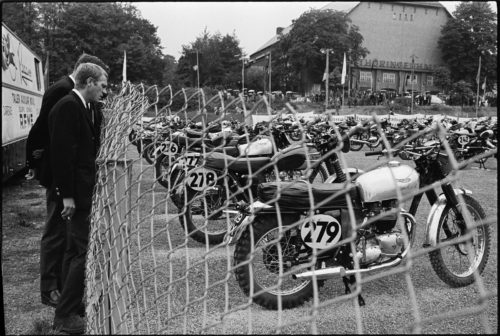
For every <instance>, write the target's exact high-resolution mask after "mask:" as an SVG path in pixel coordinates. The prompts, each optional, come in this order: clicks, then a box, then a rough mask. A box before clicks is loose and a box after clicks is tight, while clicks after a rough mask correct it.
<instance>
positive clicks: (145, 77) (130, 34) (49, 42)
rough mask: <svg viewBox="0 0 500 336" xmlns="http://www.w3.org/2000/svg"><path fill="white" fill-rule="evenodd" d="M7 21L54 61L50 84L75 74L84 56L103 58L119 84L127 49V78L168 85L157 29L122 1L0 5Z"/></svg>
mask: <svg viewBox="0 0 500 336" xmlns="http://www.w3.org/2000/svg"><path fill="white" fill-rule="evenodd" d="M2 14H3V17H2V19H3V21H4V22H6V24H7V25H8V26H9V28H11V29H12V30H13V31H14V32H15V33H16V34H17V35H18V36H19V37H20V38H21V39H22V40H23V41H24V42H26V43H27V44H28V45H29V46H30V48H31V49H33V50H34V51H35V52H36V53H37V54H38V55H39V56H41V57H42V60H43V61H45V60H46V57H47V54H49V57H50V67H49V78H50V79H51V80H52V81H55V80H57V79H59V78H60V77H61V76H63V75H66V74H68V73H69V72H71V71H72V70H73V66H74V63H75V61H76V59H77V58H78V57H79V56H80V55H81V54H82V53H83V52H86V53H89V54H93V55H95V56H98V57H99V58H101V59H102V60H103V61H104V62H105V63H106V64H108V66H109V67H110V73H109V82H110V83H120V82H121V80H122V78H121V76H122V66H123V51H124V50H126V51H127V78H128V79H129V80H130V81H132V82H144V83H146V84H158V85H166V84H165V83H164V82H163V80H164V74H163V71H162V70H164V68H165V66H166V64H169V66H172V65H173V64H172V63H171V62H170V63H169V62H167V63H165V59H164V58H163V57H164V55H163V53H162V52H161V47H160V39H159V38H158V36H157V32H156V27H155V26H153V25H152V24H151V23H149V21H147V20H145V19H143V18H142V17H140V13H139V12H138V11H137V9H136V8H135V7H134V6H132V5H130V4H126V3H124V4H122V3H105V2H101V3H91V2H86V3H80V2H63V3H55V2H52V3H50V2H49V3H38V2H32V3H26V2H23V3H2Z"/></svg>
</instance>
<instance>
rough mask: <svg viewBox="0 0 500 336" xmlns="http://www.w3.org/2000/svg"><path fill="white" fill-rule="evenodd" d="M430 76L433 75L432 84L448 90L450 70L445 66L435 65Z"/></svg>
mask: <svg viewBox="0 0 500 336" xmlns="http://www.w3.org/2000/svg"><path fill="white" fill-rule="evenodd" d="M432 76H433V77H434V84H435V85H436V86H437V87H439V88H441V91H443V92H448V91H449V90H450V89H451V85H452V81H451V72H450V70H449V69H448V68H446V67H442V66H440V67H437V68H436V69H435V70H434V72H433V74H432Z"/></svg>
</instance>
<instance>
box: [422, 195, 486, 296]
mask: <svg viewBox="0 0 500 336" xmlns="http://www.w3.org/2000/svg"><path fill="white" fill-rule="evenodd" d="M462 197H463V198H464V201H465V206H466V207H467V210H468V212H469V213H470V216H471V218H472V219H473V221H474V225H480V224H481V222H482V221H483V220H484V219H485V218H486V214H485V213H484V210H483V208H482V207H481V206H480V205H479V203H478V202H477V201H476V200H475V199H473V198H472V197H470V196H467V195H462ZM457 211H461V208H460V205H459V206H457V208H454V207H450V206H448V205H447V206H446V208H445V209H444V211H443V214H442V215H441V218H440V219H439V229H438V237H437V240H436V241H437V242H438V246H439V245H442V244H444V243H446V242H448V241H453V240H457V239H458V238H459V237H460V236H462V235H463V234H464V233H465V232H463V231H464V230H463V229H460V228H459V226H462V227H465V223H464V222H463V220H461V219H459V218H457V217H458V216H457V215H458V213H457ZM460 221H462V223H460ZM472 235H473V237H472V238H471V239H468V240H465V241H461V242H458V243H456V244H453V245H446V246H443V247H441V248H439V249H437V250H434V251H432V252H430V253H429V258H430V262H431V265H432V268H433V269H434V271H435V272H436V274H437V275H438V276H439V278H440V279H441V280H443V281H444V282H445V283H446V284H448V285H449V286H451V287H464V286H468V285H470V284H472V283H473V282H474V272H475V271H478V272H479V274H481V273H482V272H483V271H484V268H485V267H486V263H487V261H488V257H489V254H490V248H491V232H490V227H489V226H487V225H483V226H477V227H475V228H473V229H472ZM471 252H472V253H473V254H474V255H473V256H471V258H469V254H470V253H471ZM471 259H472V261H471Z"/></svg>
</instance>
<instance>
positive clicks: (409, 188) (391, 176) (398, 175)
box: [356, 161, 419, 202]
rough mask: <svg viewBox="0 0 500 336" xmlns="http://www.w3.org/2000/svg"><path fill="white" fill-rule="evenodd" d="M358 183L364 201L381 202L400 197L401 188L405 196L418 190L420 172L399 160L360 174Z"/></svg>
mask: <svg viewBox="0 0 500 336" xmlns="http://www.w3.org/2000/svg"><path fill="white" fill-rule="evenodd" d="M356 184H357V185H358V189H359V194H360V196H361V200H362V201H363V202H380V201H385V200H390V199H396V198H398V196H397V192H396V190H397V189H398V188H399V189H400V191H401V195H402V196H403V197H404V196H406V195H408V194H411V193H414V192H416V191H417V190H418V187H419V180H418V173H417V172H416V171H415V169H413V168H412V167H410V166H407V165H401V164H400V163H399V162H397V161H391V162H389V164H388V166H384V167H380V168H377V169H374V170H372V171H369V172H367V173H364V174H362V175H360V176H359V177H358V178H357V180H356Z"/></svg>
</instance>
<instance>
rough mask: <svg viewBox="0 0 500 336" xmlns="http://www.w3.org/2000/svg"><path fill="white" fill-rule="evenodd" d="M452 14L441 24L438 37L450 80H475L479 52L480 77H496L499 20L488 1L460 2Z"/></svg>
mask: <svg viewBox="0 0 500 336" xmlns="http://www.w3.org/2000/svg"><path fill="white" fill-rule="evenodd" d="M453 15H454V17H453V18H450V20H448V22H447V23H446V25H444V26H443V28H442V30H441V37H440V38H439V41H438V46H439V48H440V50H441V52H442V55H443V59H444V61H445V62H446V64H447V65H448V67H449V68H450V70H451V77H452V78H451V79H452V81H453V82H457V81H459V80H465V81H467V82H469V83H476V76H477V70H478V60H479V56H481V77H482V78H484V76H485V75H486V76H487V77H488V78H491V79H492V80H496V78H497V53H498V50H497V24H498V23H497V15H496V14H495V13H494V12H493V10H492V9H491V6H490V4H489V3H487V2H461V3H460V4H459V5H458V6H457V8H456V10H455V12H454V13H453ZM481 82H482V79H481ZM475 85H476V84H474V86H475Z"/></svg>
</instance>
